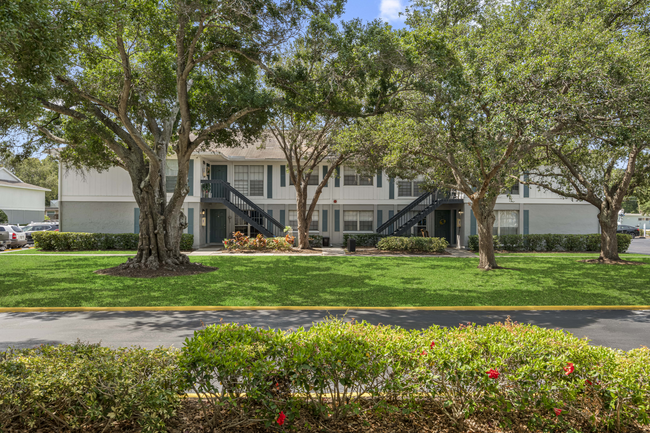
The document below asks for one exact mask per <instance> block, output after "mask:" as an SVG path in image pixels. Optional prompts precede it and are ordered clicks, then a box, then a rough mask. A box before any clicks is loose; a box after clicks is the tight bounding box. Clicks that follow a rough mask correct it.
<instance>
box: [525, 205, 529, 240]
mask: <svg viewBox="0 0 650 433" xmlns="http://www.w3.org/2000/svg"><path fill="white" fill-rule="evenodd" d="M528 212H529V211H528V210H524V234H525V235H527V234H529V233H530V223H529V219H528V218H529V215H528Z"/></svg>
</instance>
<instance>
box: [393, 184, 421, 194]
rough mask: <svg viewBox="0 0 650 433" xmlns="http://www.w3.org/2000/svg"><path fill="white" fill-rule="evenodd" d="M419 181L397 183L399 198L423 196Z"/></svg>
mask: <svg viewBox="0 0 650 433" xmlns="http://www.w3.org/2000/svg"><path fill="white" fill-rule="evenodd" d="M421 183H422V182H419V181H417V180H413V181H411V180H399V181H397V196H398V197H418V196H419V195H420V194H422V190H420V184H421Z"/></svg>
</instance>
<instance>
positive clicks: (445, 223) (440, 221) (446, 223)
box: [434, 210, 451, 245]
mask: <svg viewBox="0 0 650 433" xmlns="http://www.w3.org/2000/svg"><path fill="white" fill-rule="evenodd" d="M435 216H436V218H435V221H434V223H435V226H436V228H435V237H437V238H445V239H447V242H449V245H451V211H450V210H437V211H435Z"/></svg>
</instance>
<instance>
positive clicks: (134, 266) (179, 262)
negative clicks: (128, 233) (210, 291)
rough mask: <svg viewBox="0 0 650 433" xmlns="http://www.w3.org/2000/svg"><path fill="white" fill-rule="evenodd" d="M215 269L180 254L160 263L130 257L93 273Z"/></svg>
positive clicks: (173, 272)
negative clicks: (117, 264) (116, 264)
mask: <svg viewBox="0 0 650 433" xmlns="http://www.w3.org/2000/svg"><path fill="white" fill-rule="evenodd" d="M217 269H219V268H215V267H212V266H204V265H202V264H201V263H190V259H189V258H188V257H187V256H186V255H181V258H180V259H169V260H167V261H166V262H165V263H162V264H158V263H142V262H137V261H136V259H135V258H131V259H129V260H128V261H127V262H126V263H123V264H121V265H119V266H115V267H114V268H107V269H100V270H98V271H95V273H96V274H99V275H110V276H114V277H129V278H156V277H176V276H181V275H196V274H205V273H207V272H214V271H216V270H217Z"/></svg>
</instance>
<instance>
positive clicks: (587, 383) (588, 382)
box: [585, 379, 593, 385]
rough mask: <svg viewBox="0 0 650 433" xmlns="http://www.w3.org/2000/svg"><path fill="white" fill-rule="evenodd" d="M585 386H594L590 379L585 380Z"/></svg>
mask: <svg viewBox="0 0 650 433" xmlns="http://www.w3.org/2000/svg"><path fill="white" fill-rule="evenodd" d="M585 384H586V385H593V383H591V380H589V379H585Z"/></svg>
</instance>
